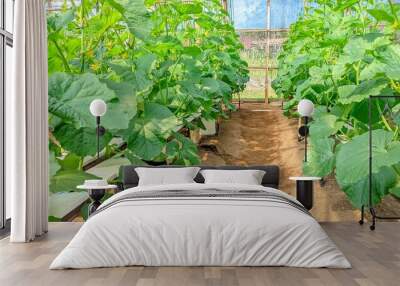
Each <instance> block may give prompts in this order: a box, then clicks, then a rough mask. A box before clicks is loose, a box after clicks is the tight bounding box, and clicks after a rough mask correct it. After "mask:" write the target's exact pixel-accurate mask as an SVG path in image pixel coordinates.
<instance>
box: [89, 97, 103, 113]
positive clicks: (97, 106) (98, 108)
mask: <svg viewBox="0 0 400 286" xmlns="http://www.w3.org/2000/svg"><path fill="white" fill-rule="evenodd" d="M89 109H90V113H91V114H92V115H93V116H96V117H100V116H103V115H104V114H106V112H107V104H106V103H105V102H104V100H102V99H95V100H93V101H92V102H91V103H90V108H89Z"/></svg>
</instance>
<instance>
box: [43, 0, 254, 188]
mask: <svg viewBox="0 0 400 286" xmlns="http://www.w3.org/2000/svg"><path fill="white" fill-rule="evenodd" d="M68 3H69V5H65V6H64V7H63V9H62V10H61V11H60V12H57V13H49V15H48V21H47V24H48V43H49V47H48V51H49V109H48V110H49V125H50V130H49V131H50V151H51V153H52V154H51V156H50V161H51V170H52V172H51V175H52V177H51V190H52V191H53V192H57V191H68V190H67V189H66V188H65V187H62V186H63V182H68V184H69V185H71V188H74V187H73V186H74V185H76V184H78V183H81V182H82V180H83V179H84V178H85V177H88V178H90V177H92V176H91V175H89V174H87V173H85V172H84V171H83V170H82V162H83V159H84V158H85V157H87V156H93V155H95V153H96V144H95V142H96V139H95V120H94V118H93V117H92V116H91V115H90V113H89V104H90V102H91V101H92V100H93V99H95V98H100V99H103V100H104V101H106V102H107V105H108V111H107V113H106V115H105V116H104V117H103V118H102V125H103V126H104V127H105V128H106V130H107V132H106V134H105V136H103V137H102V140H101V148H102V149H103V148H105V149H106V151H107V152H109V151H110V150H112V149H113V148H114V146H113V144H112V143H111V142H113V141H112V139H113V138H120V140H122V141H123V142H125V143H126V145H127V149H126V150H125V155H126V157H127V158H129V159H130V160H131V161H132V163H138V162H144V161H146V162H167V163H169V164H183V165H190V164H198V163H199V162H200V159H199V155H198V151H197V146H196V145H195V144H194V143H193V142H192V141H191V140H190V139H189V138H187V137H185V136H183V135H182V134H181V133H179V130H181V129H182V128H185V129H189V130H193V129H199V128H203V124H202V120H203V119H205V120H212V119H216V118H218V117H223V116H225V112H226V111H227V110H234V108H235V107H234V105H232V104H231V99H232V95H233V94H234V93H237V92H240V91H242V90H243V89H244V88H245V85H246V82H247V81H248V70H247V63H246V62H245V61H243V60H241V58H240V55H239V52H240V50H241V48H242V45H241V43H240V41H239V38H238V36H237V34H236V33H235V30H234V28H233V26H232V24H231V22H230V20H229V17H228V14H227V12H226V11H225V10H224V9H223V7H222V6H221V4H220V1H218V0H206V1H202V0H193V1H178V0H169V1H160V0H145V1H143V0H84V1H80V3H79V4H75V2H74V1H68ZM77 180H79V182H78V181H77Z"/></svg>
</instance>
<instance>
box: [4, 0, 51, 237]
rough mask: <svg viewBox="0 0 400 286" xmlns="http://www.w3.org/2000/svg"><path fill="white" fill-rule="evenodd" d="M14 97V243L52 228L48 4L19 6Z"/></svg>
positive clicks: (22, 0)
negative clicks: (49, 206)
mask: <svg viewBox="0 0 400 286" xmlns="http://www.w3.org/2000/svg"><path fill="white" fill-rule="evenodd" d="M14 11H15V15H14V29H15V30H14V48H13V50H14V62H15V66H14V73H13V87H14V89H13V90H14V93H13V94H11V97H10V98H6V106H7V111H6V135H7V140H6V150H7V154H6V166H7V168H6V169H7V170H6V187H7V188H9V189H10V191H11V192H10V193H11V236H10V241H11V242H28V241H31V240H33V239H35V237H36V236H40V235H42V234H43V233H45V232H47V227H48V223H47V221H48V119H47V105H48V103H47V31H46V29H47V27H46V13H45V5H44V0H16V1H15V10H14Z"/></svg>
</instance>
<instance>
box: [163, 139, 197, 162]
mask: <svg viewBox="0 0 400 286" xmlns="http://www.w3.org/2000/svg"><path fill="white" fill-rule="evenodd" d="M174 137H175V138H174V139H173V140H172V141H170V142H168V144H167V155H168V157H169V160H171V161H172V163H173V164H176V165H186V166H190V165H198V164H200V163H201V160H200V157H199V155H198V150H197V145H196V144H195V143H193V141H192V140H190V139H189V138H187V137H185V136H183V135H182V134H180V133H175V134H174Z"/></svg>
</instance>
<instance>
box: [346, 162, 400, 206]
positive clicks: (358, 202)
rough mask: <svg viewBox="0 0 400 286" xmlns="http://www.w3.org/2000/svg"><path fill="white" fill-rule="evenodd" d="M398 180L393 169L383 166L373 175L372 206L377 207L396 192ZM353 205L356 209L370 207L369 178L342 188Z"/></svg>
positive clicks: (363, 178)
mask: <svg viewBox="0 0 400 286" xmlns="http://www.w3.org/2000/svg"><path fill="white" fill-rule="evenodd" d="M396 180H397V175H396V172H395V171H394V170H393V168H390V167H387V166H383V167H382V168H381V169H379V170H378V172H376V173H374V174H373V175H372V192H371V194H372V205H373V206H375V205H377V204H379V203H380V202H381V200H382V199H383V198H384V197H385V196H386V195H387V194H388V193H389V192H390V191H395V184H396ZM342 190H343V191H344V192H345V193H346V195H347V197H348V198H349V200H350V202H351V203H352V205H353V206H354V207H356V208H361V206H363V205H365V206H368V205H369V192H368V190H369V178H368V177H362V178H360V180H358V181H357V182H355V183H353V184H351V185H345V186H342Z"/></svg>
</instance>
